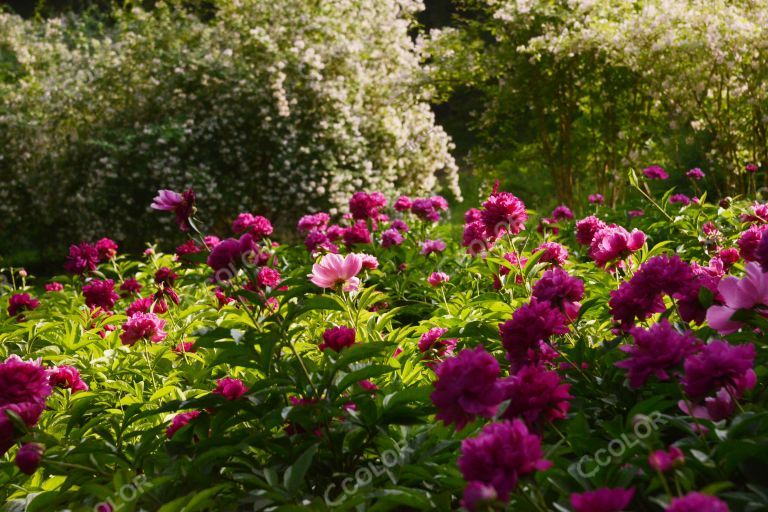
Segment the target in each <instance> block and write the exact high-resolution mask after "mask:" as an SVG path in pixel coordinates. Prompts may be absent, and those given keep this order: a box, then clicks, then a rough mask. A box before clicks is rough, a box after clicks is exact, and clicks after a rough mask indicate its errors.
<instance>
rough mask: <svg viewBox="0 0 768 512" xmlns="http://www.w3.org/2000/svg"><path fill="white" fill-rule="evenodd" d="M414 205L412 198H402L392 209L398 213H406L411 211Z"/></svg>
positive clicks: (399, 198) (398, 199)
mask: <svg viewBox="0 0 768 512" xmlns="http://www.w3.org/2000/svg"><path fill="white" fill-rule="evenodd" d="M412 204H413V201H411V198H410V197H408V196H400V197H398V198H397V201H395V204H393V205H392V207H393V208H394V209H395V210H397V211H398V212H405V211H408V210H410V209H411V205H412Z"/></svg>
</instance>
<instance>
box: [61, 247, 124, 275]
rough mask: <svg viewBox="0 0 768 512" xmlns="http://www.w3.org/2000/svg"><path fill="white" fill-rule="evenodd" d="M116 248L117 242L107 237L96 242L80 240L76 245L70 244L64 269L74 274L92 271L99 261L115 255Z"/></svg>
mask: <svg viewBox="0 0 768 512" xmlns="http://www.w3.org/2000/svg"><path fill="white" fill-rule="evenodd" d="M117 249H118V246H117V243H115V242H114V241H113V240H111V239H109V238H102V239H101V240H99V241H98V242H96V244H89V243H88V242H80V243H79V244H78V245H70V246H69V255H68V256H67V261H66V262H65V263H64V269H65V270H66V271H67V272H69V273H70V274H76V275H83V274H86V273H89V272H93V271H95V270H96V268H97V267H98V265H99V263H100V262H102V261H107V260H110V259H112V258H114V257H115V256H117Z"/></svg>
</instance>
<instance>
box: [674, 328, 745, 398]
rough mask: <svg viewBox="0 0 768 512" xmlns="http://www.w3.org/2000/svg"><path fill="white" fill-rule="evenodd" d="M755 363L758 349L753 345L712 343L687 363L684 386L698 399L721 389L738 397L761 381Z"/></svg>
mask: <svg viewBox="0 0 768 512" xmlns="http://www.w3.org/2000/svg"><path fill="white" fill-rule="evenodd" d="M754 362H755V346H754V345H753V344H751V343H747V344H743V345H731V344H729V343H727V342H725V341H721V340H714V341H711V342H710V343H708V344H707V345H704V347H702V349H701V351H700V352H699V353H698V354H695V355H692V356H689V357H688V358H687V359H686V360H685V376H684V377H683V387H684V388H685V392H686V393H687V394H688V395H689V396H690V397H692V398H694V399H698V398H703V397H704V396H706V395H707V394H709V393H710V392H712V391H716V390H718V389H720V388H725V389H727V390H728V391H730V393H731V394H732V395H733V396H735V397H737V398H738V397H740V396H742V394H743V393H744V391H746V390H747V389H752V388H753V387H754V386H755V383H756V382H757V377H756V375H755V371H754V370H753V366H754Z"/></svg>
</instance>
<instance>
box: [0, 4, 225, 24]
mask: <svg viewBox="0 0 768 512" xmlns="http://www.w3.org/2000/svg"><path fill="white" fill-rule="evenodd" d="M167 3H171V4H173V5H178V6H179V7H183V8H185V9H187V10H189V11H191V12H194V13H195V14H197V15H198V16H200V18H201V19H209V18H211V17H213V15H214V14H215V12H216V8H215V0H178V1H172V2H167ZM156 4H157V0H0V9H7V10H10V11H11V12H14V13H16V14H18V15H19V16H21V17H23V18H32V17H34V16H41V17H44V18H47V17H53V16H60V15H63V14H68V13H82V12H86V11H87V12H90V13H96V12H101V13H103V14H109V13H110V12H111V11H112V10H113V9H122V8H123V7H125V6H127V5H128V6H132V7H141V8H143V9H152V8H153V7H154V6H155V5H156Z"/></svg>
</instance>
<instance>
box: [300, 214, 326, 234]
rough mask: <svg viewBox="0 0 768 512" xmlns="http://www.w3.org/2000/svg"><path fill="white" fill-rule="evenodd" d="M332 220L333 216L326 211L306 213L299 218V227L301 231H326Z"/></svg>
mask: <svg viewBox="0 0 768 512" xmlns="http://www.w3.org/2000/svg"><path fill="white" fill-rule="evenodd" d="M330 221H331V216H330V215H328V214H327V213H325V212H320V213H316V214H314V215H305V216H303V217H302V218H300V219H299V223H298V224H297V226H296V227H297V229H298V230H299V231H304V232H307V233H308V232H310V231H313V230H318V231H325V228H327V227H328V223H329V222H330Z"/></svg>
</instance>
